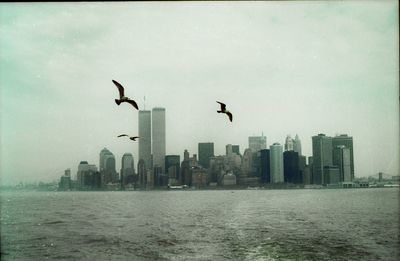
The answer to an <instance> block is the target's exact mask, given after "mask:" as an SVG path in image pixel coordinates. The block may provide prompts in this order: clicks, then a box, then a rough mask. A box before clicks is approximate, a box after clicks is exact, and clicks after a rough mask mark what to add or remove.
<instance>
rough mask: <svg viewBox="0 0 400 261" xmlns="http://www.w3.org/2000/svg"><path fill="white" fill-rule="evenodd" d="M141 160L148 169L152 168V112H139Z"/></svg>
mask: <svg viewBox="0 0 400 261" xmlns="http://www.w3.org/2000/svg"><path fill="white" fill-rule="evenodd" d="M139 137H140V138H139V160H141V159H142V160H143V161H144V163H145V168H146V169H151V168H152V164H151V163H152V162H151V112H150V111H146V110H140V111H139Z"/></svg>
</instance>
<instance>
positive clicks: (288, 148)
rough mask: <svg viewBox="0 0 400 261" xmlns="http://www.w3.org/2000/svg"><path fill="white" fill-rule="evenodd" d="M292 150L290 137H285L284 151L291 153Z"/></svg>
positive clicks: (292, 143)
mask: <svg viewBox="0 0 400 261" xmlns="http://www.w3.org/2000/svg"><path fill="white" fill-rule="evenodd" d="M292 150H294V141H293V139H292V137H290V135H287V136H286V141H285V151H292Z"/></svg>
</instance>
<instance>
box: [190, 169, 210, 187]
mask: <svg viewBox="0 0 400 261" xmlns="http://www.w3.org/2000/svg"><path fill="white" fill-rule="evenodd" d="M190 172H191V174H192V175H191V176H192V178H191V180H192V184H191V186H192V187H195V188H204V187H205V186H206V185H207V171H206V169H204V168H202V167H191V169H190Z"/></svg>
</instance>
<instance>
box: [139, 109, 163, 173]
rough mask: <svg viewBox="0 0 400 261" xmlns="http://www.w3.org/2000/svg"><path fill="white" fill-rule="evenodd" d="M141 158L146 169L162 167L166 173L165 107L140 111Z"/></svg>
mask: <svg viewBox="0 0 400 261" xmlns="http://www.w3.org/2000/svg"><path fill="white" fill-rule="evenodd" d="M139 137H140V138H139V160H141V159H142V160H143V161H144V163H145V168H146V169H151V168H155V167H158V168H161V169H162V173H165V169H164V168H165V153H166V152H165V150H166V149H165V147H166V145H165V143H166V142H165V141H166V136H165V108H160V107H155V108H153V109H152V111H146V110H140V111H139Z"/></svg>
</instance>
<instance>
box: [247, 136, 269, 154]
mask: <svg viewBox="0 0 400 261" xmlns="http://www.w3.org/2000/svg"><path fill="white" fill-rule="evenodd" d="M266 148H267V137H265V136H264V135H262V136H250V137H249V149H251V151H252V152H253V153H254V152H258V151H260V150H263V149H266Z"/></svg>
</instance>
